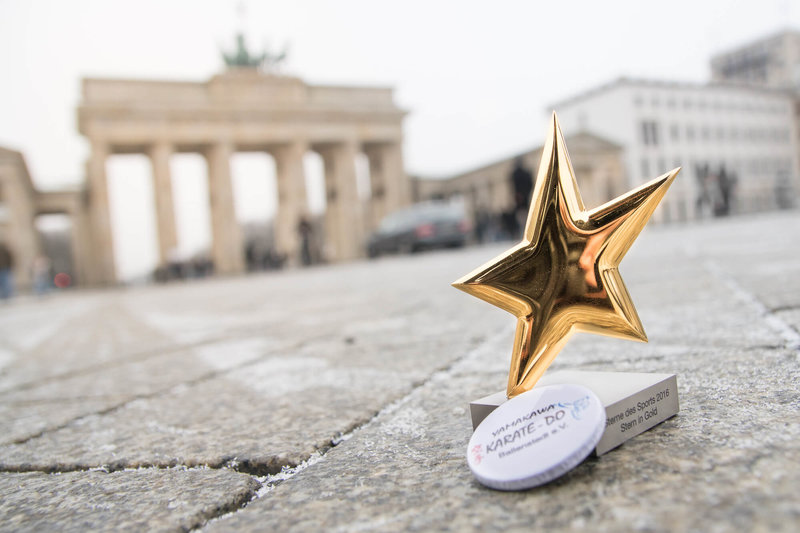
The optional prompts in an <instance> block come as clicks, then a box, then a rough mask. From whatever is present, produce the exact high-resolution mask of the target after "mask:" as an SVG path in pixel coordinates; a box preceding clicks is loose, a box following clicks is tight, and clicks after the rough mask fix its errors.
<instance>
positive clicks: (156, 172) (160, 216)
mask: <svg viewBox="0 0 800 533" xmlns="http://www.w3.org/2000/svg"><path fill="white" fill-rule="evenodd" d="M172 150H173V149H172V146H170V145H169V144H167V143H161V142H160V143H156V144H154V145H153V146H151V147H150V153H149V156H150V162H151V164H152V165H153V193H154V195H155V207H156V224H157V231H158V254H159V259H160V263H161V264H162V265H164V264H166V263H167V262H168V260H169V256H170V251H171V250H173V249H174V248H176V247H177V246H178V232H177V230H176V229H175V207H174V205H173V201H172V175H171V173H170V168H169V158H170V156H171V155H172Z"/></svg>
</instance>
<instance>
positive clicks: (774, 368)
mask: <svg viewBox="0 0 800 533" xmlns="http://www.w3.org/2000/svg"><path fill="white" fill-rule="evenodd" d="M500 344H501V342H500V340H499V338H497V339H496V340H494V341H492V342H489V343H487V344H486V345H484V346H483V347H481V348H480V349H479V350H478V351H476V352H475V354H474V356H473V359H472V360H467V361H465V362H463V363H460V364H458V365H456V367H454V369H453V370H452V371H451V372H450V373H449V374H448V375H440V376H438V377H437V378H436V379H434V380H432V381H431V382H429V383H427V384H425V385H424V386H423V387H421V388H420V389H417V390H416V391H415V392H414V393H413V394H412V395H411V396H410V397H409V399H408V400H407V401H405V402H403V403H402V404H401V405H399V406H398V407H396V408H394V409H391V410H389V411H387V412H385V413H383V414H381V415H380V416H379V417H378V418H377V419H375V420H374V421H373V422H372V423H370V424H368V425H367V426H366V427H364V428H362V429H361V430H359V431H356V432H355V433H354V434H353V436H352V437H351V438H349V439H348V440H346V441H345V442H343V443H342V444H340V445H339V446H337V447H336V448H334V449H332V450H331V451H329V452H328V453H327V454H326V455H325V456H324V457H323V458H322V459H321V460H319V461H318V462H316V463H315V464H312V465H310V466H309V467H307V468H306V469H304V470H301V471H300V472H299V473H297V474H296V475H295V476H294V477H291V478H290V479H288V480H287V481H284V482H282V483H280V484H277V485H276V486H275V487H274V488H273V489H272V490H271V491H269V492H266V493H265V494H264V495H263V496H262V497H261V498H260V499H259V500H257V501H255V502H253V503H252V504H251V505H249V506H248V507H247V508H246V509H244V510H243V511H241V512H239V513H236V514H235V515H234V516H232V517H231V518H230V519H228V520H226V521H225V522H224V524H223V523H219V524H211V525H210V526H209V528H208V530H209V531H223V530H237V531H255V530H263V529H275V530H287V529H292V530H319V529H324V530H327V531H361V530H412V531H429V530H445V529H446V530H481V531H483V530H503V531H505V530H509V529H517V528H520V529H521V528H526V529H529V528H535V529H546V530H558V531H566V530H574V529H589V530H592V531H620V530H643V531H728V530H745V531H765V530H769V531H795V530H796V529H797V527H798V525H800V502H798V500H797V498H796V497H795V493H796V487H797V486H798V484H799V483H800V462H798V460H800V441H799V440H798V437H800V424H798V423H797V417H796V410H797V408H798V407H800V391H798V390H797V388H796V387H795V385H794V384H795V383H796V382H797V380H798V379H800V369H798V365H797V364H796V354H795V353H794V352H791V351H786V350H780V349H774V350H770V349H762V350H735V351H732V352H731V351H724V350H723V349H721V348H715V349H702V347H698V348H696V349H694V350H690V349H688V347H687V348H684V349H676V350H672V351H668V352H665V353H664V354H663V359H661V360H659V361H658V364H656V365H655V367H653V364H652V361H649V362H648V361H638V360H628V361H626V362H624V364H622V365H621V366H622V368H621V369H620V370H632V371H642V370H645V371H646V370H653V371H657V372H663V371H670V370H671V371H675V372H677V373H678V374H679V381H678V383H679V391H680V401H681V413H680V415H679V416H677V417H674V418H672V419H670V420H668V421H666V422H665V423H663V424H661V425H659V426H657V427H656V428H654V429H652V430H650V431H648V432H646V433H644V434H642V435H639V436H637V437H635V438H634V439H632V440H630V441H628V442H627V443H625V444H624V445H623V446H621V447H620V448H617V449H616V450H614V451H612V452H610V453H608V454H606V455H603V456H602V457H599V458H590V459H588V460H587V461H585V462H584V463H583V464H581V465H580V466H579V467H578V468H576V469H575V470H574V471H572V472H571V473H569V474H567V475H566V476H565V477H563V478H561V479H559V480H556V481H555V482H552V483H550V484H548V485H545V486H543V487H540V488H537V489H532V490H529V491H524V492H516V493H504V492H499V491H493V490H491V489H487V488H484V487H483V486H481V485H480V484H479V483H478V482H477V481H475V480H474V479H473V477H472V475H471V473H470V471H469V468H468V467H467V464H466V458H465V454H466V446H467V442H468V440H469V436H470V434H471V426H470V423H469V419H468V411H467V403H468V401H469V400H471V399H474V398H475V397H476V396H475V395H470V391H476V390H485V389H486V381H489V380H492V381H494V380H497V379H498V378H501V377H502V375H500V374H498V373H497V372H495V371H494V370H493V369H492V368H493V364H492V363H491V361H492V359H493V358H494V357H495V354H496V352H497V351H498V350H500V349H501V346H499V345H500ZM482 362H487V363H488V365H487V366H488V368H490V369H492V370H487V371H485V372H481V371H476V372H471V373H470V372H466V371H465V370H466V369H475V368H476V367H477V368H480V363H482ZM576 368H578V369H586V370H593V369H594V365H593V364H587V365H577V366H576Z"/></svg>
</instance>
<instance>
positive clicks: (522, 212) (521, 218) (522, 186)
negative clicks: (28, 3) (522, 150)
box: [508, 157, 533, 239]
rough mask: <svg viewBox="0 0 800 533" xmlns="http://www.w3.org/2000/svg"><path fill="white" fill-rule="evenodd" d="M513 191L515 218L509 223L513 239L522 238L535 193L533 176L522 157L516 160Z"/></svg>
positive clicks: (512, 173) (513, 173) (513, 172)
mask: <svg viewBox="0 0 800 533" xmlns="http://www.w3.org/2000/svg"><path fill="white" fill-rule="evenodd" d="M511 190H512V196H513V198H512V201H513V207H512V209H513V218H511V219H510V220H509V221H508V224H509V228H508V230H509V232H510V233H511V238H512V239H516V238H518V237H519V236H520V232H521V228H522V226H523V225H524V224H525V220H526V219H527V217H528V206H529V204H530V201H531V193H532V192H533V174H531V171H530V170H528V169H527V168H525V164H524V162H523V160H522V157H518V158H516V159H515V160H514V170H513V171H512V172H511Z"/></svg>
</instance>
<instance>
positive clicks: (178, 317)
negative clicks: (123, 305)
mask: <svg viewBox="0 0 800 533" xmlns="http://www.w3.org/2000/svg"><path fill="white" fill-rule="evenodd" d="M137 314H138V316H139V317H140V318H141V319H142V320H143V321H144V322H145V323H146V324H147V325H148V326H150V327H152V328H154V329H156V330H158V331H160V332H162V333H163V334H164V335H166V336H167V337H168V338H170V339H172V340H173V341H175V342H178V343H181V344H191V343H195V342H200V341H204V340H208V339H213V338H215V337H220V336H222V335H224V334H225V333H229V332H230V331H231V330H232V329H235V328H236V327H237V326H240V325H246V324H247V323H248V320H246V319H243V318H241V317H238V316H231V315H227V316H226V315H222V314H214V313H209V312H206V313H203V314H189V313H169V312H161V311H152V310H147V311H144V312H141V313H137Z"/></svg>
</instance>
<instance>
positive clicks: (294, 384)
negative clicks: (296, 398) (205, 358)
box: [227, 356, 396, 397]
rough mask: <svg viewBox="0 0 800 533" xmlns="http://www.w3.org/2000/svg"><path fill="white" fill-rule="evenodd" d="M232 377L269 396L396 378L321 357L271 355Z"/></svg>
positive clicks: (377, 383) (378, 383) (385, 382)
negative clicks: (339, 364) (332, 362)
mask: <svg viewBox="0 0 800 533" xmlns="http://www.w3.org/2000/svg"><path fill="white" fill-rule="evenodd" d="M227 377H228V378H229V379H232V380H235V381H238V382H240V383H242V384H243V385H245V386H247V387H250V388H251V389H252V390H253V391H255V392H257V393H259V394H262V395H263V396H267V397H280V396H282V395H284V394H288V393H293V392H300V391H303V390H306V389H319V388H321V387H330V388H334V389H336V388H340V389H341V388H345V387H351V386H353V384H354V383H358V384H361V385H362V386H366V387H382V386H388V385H389V381H390V380H394V379H396V376H392V375H390V374H388V373H387V372H382V371H380V370H375V369H371V368H352V367H333V366H330V363H328V361H326V360H325V359H322V358H318V357H297V356H294V357H287V356H282V357H271V358H269V359H266V360H264V361H262V362H259V363H257V364H253V365H248V366H247V367H245V368H240V369H238V370H234V371H233V372H231V373H230V374H228V375H227Z"/></svg>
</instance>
